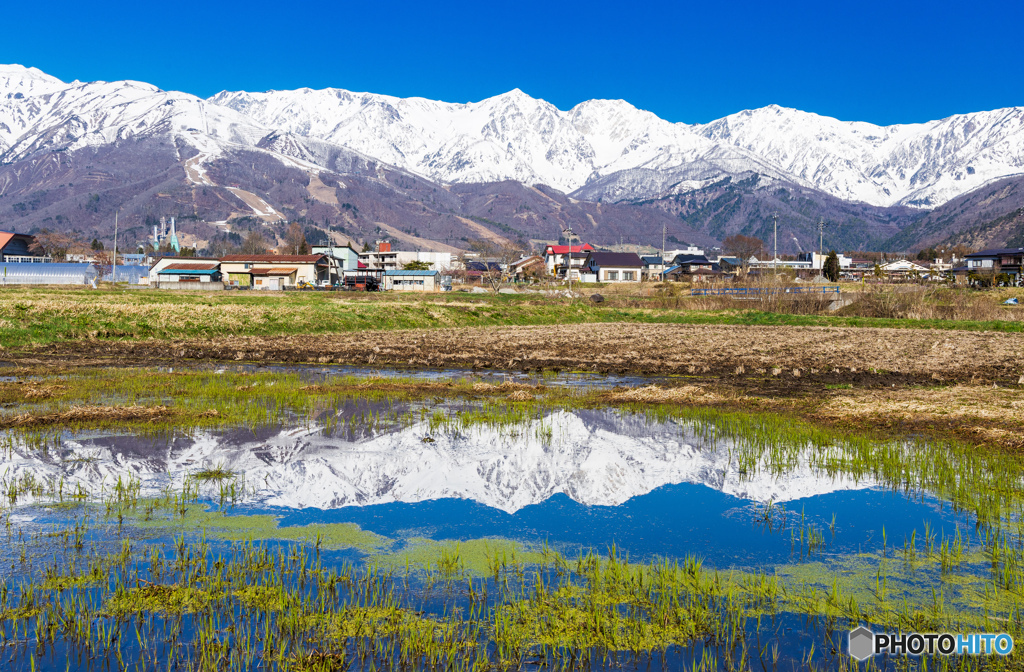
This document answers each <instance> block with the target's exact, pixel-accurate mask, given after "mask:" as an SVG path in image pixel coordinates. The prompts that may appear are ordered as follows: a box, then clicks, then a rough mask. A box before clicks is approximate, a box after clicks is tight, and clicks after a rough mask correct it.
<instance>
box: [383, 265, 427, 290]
mask: <svg viewBox="0 0 1024 672" xmlns="http://www.w3.org/2000/svg"><path fill="white" fill-rule="evenodd" d="M383 289H384V290H385V291H387V290H394V291H398V292H402V291H404V292H436V291H438V290H440V289H441V272H440V271H434V270H429V271H406V270H403V269H397V270H391V271H384V286H383Z"/></svg>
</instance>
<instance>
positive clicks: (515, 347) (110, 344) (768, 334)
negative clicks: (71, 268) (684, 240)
mask: <svg viewBox="0 0 1024 672" xmlns="http://www.w3.org/2000/svg"><path fill="white" fill-rule="evenodd" d="M6 355H7V357H6V358H7V359H11V360H15V361H22V362H30V361H48V360H49V361H52V360H59V361H65V362H69V363H71V362H76V361H78V362H82V363H84V362H86V361H89V362H91V363H96V362H101V361H104V360H109V361H128V360H133V361H152V360H168V359H170V360H173V359H191V360H221V361H225V360H226V361H257V362H258V361H266V362H311V363H337V364H352V365H391V366H430V367H445V366H453V367H476V368H494V369H515V370H524V369H526V370H538V369H548V370H551V369H558V370H588V371H598V372H605V373H632V374H646V375H651V374H679V375H690V376H694V377H698V378H705V379H723V378H724V379H728V380H730V381H733V383H734V384H737V385H740V386H756V387H761V388H765V389H771V388H775V387H782V388H804V387H807V386H809V385H810V386H818V387H820V386H821V385H823V384H825V383H843V382H854V383H857V384H858V386H860V385H869V386H886V387H888V386H890V385H893V384H900V385H904V384H935V383H941V382H953V381H961V382H974V383H987V384H992V383H997V382H998V383H999V384H1003V385H1017V384H1018V383H1019V381H1020V380H1021V376H1022V374H1024V337H1022V336H1020V335H1019V334H1001V333H993V332H963V331H939V330H913V329H869V328H830V327H747V326H702V325H668V324H586V325H558V326H539V327H479V328H458V329H432V330H425V329H418V330H403V331H360V332H351V333H344V334H325V335H321V336H288V337H276V338H268V337H237V338H218V339H213V340H205V339H193V340H179V341H169V342H168V341H121V342H119V341H77V342H69V343H61V344H54V345H50V346H45V347H41V348H37V349H33V350H25V351H21V352H8V353H6Z"/></svg>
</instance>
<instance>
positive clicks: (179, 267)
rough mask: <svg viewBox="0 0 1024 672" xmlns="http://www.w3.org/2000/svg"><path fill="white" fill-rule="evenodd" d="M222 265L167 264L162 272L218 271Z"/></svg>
mask: <svg viewBox="0 0 1024 672" xmlns="http://www.w3.org/2000/svg"><path fill="white" fill-rule="evenodd" d="M219 265H220V264H217V263H207V264H167V265H166V266H164V267H163V269H162V270H161V271H160V272H161V273H165V272H167V271H216V270H217V267H218V266H219Z"/></svg>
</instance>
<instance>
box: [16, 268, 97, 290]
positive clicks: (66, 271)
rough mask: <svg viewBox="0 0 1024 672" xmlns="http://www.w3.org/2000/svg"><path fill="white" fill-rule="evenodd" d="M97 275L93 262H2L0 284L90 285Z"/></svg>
mask: <svg viewBox="0 0 1024 672" xmlns="http://www.w3.org/2000/svg"><path fill="white" fill-rule="evenodd" d="M96 277H97V273H96V267H95V266H93V265H92V264H28V263H21V264H13V263H12V264H0V285H88V284H91V283H92V282H94V281H95V280H96Z"/></svg>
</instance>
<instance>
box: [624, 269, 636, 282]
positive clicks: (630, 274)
mask: <svg viewBox="0 0 1024 672" xmlns="http://www.w3.org/2000/svg"><path fill="white" fill-rule="evenodd" d="M634 274H635V271H623V272H622V279H623V280H636V276H635V275H634Z"/></svg>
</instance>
